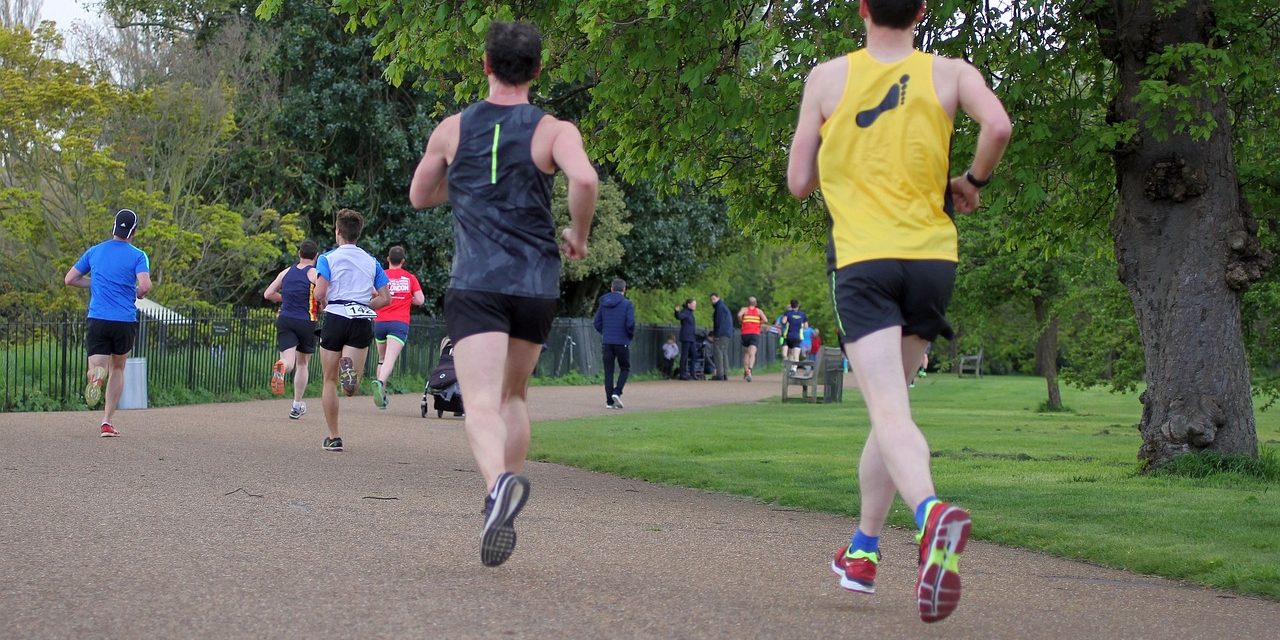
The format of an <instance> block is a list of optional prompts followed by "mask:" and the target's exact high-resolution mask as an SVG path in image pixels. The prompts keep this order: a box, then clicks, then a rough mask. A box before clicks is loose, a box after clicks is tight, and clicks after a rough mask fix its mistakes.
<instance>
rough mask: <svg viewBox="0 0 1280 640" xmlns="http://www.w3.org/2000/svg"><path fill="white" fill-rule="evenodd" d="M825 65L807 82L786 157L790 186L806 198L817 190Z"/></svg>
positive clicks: (813, 73)
mask: <svg viewBox="0 0 1280 640" xmlns="http://www.w3.org/2000/svg"><path fill="white" fill-rule="evenodd" d="M822 69H823V68H822V67H814V69H813V71H811V72H810V73H809V78H808V79H807V80H805V83H804V97H803V98H801V99H800V118H799V120H798V121H797V122H796V133H795V137H794V138H792V140H791V155H790V157H789V158H788V159H787V188H789V189H790V190H791V195H793V196H795V197H797V198H801V199H803V198H807V197H809V195H810V194H812V193H813V192H814V191H817V190H818V147H819V146H820V145H821V144H822V135H821V130H822V123H823V117H822V101H821V99H820V97H819V94H820V93H821V91H822V89H821V87H822V86H823V83H824V82H825V80H824V79H823V78H824V76H825V75H826V74H824V73H823V72H822Z"/></svg>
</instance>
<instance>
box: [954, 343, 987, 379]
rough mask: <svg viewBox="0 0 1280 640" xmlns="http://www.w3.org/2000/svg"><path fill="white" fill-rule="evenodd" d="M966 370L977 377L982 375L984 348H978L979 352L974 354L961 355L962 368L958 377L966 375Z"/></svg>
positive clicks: (957, 374)
mask: <svg viewBox="0 0 1280 640" xmlns="http://www.w3.org/2000/svg"><path fill="white" fill-rule="evenodd" d="M966 371H968V372H969V373H971V374H973V375H974V376H975V377H978V378H981V377H982V349H978V353H976V354H974V355H968V356H960V368H959V371H958V372H957V373H956V377H964V374H965V372H966Z"/></svg>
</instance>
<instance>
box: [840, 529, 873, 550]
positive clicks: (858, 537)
mask: <svg viewBox="0 0 1280 640" xmlns="http://www.w3.org/2000/svg"><path fill="white" fill-rule="evenodd" d="M852 551H866V552H869V553H870V552H875V553H880V536H869V535H867V534H865V533H863V532H862V529H857V530H856V531H854V532H853V537H852V538H850V539H849V551H848V552H852ZM848 552H846V553H848Z"/></svg>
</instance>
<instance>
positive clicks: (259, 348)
mask: <svg viewBox="0 0 1280 640" xmlns="http://www.w3.org/2000/svg"><path fill="white" fill-rule="evenodd" d="M85 325H86V320H85V318H84V316H83V315H78V314H44V315H24V316H19V317H13V318H4V319H0V411H4V412H9V411H42V410H55V409H75V408H81V407H83V406H84V401H83V400H82V398H81V393H82V391H83V389H84V382H85ZM677 333H678V330H677V328H676V327H674V326H671V325H640V326H638V327H637V328H636V336H635V340H634V342H632V345H631V371H632V373H633V374H636V373H646V372H650V371H654V370H657V369H659V363H660V362H661V358H662V355H661V354H662V343H663V342H665V341H666V338H667V336H668V335H675V334H677ZM444 336H445V329H444V321H443V320H442V319H439V318H416V319H414V321H413V322H412V323H411V335H410V339H409V343H408V344H407V345H406V346H405V349H404V351H403V352H402V353H401V355H400V359H399V360H398V361H397V364H396V373H399V374H409V375H414V376H418V377H421V378H424V379H425V378H426V376H427V374H428V373H429V372H430V371H431V369H432V368H434V367H435V366H436V363H437V362H438V360H439V347H440V343H441V340H442V339H443V338H444ZM764 342H765V343H766V344H764V345H762V347H761V349H760V353H759V355H758V356H757V361H758V364H759V365H761V366H763V365H767V364H769V363H772V362H774V361H776V360H777V358H778V355H777V354H778V349H777V344H775V343H774V341H772V340H765V341H764ZM370 351H371V352H372V351H374V349H373V347H370ZM741 354H742V347H741V343H740V341H739V340H738V339H737V338H736V337H735V339H734V340H732V348H731V350H730V356H729V364H730V367H731V368H738V367H740V366H741V362H742V355H741ZM131 356H132V357H139V358H145V359H146V372H147V380H146V382H147V393H148V396H149V397H150V399H151V403H153V404H181V403H183V402H184V401H185V400H186V399H187V398H191V399H199V398H203V399H207V398H208V397H209V396H210V395H212V396H213V397H227V396H231V395H234V394H243V393H252V392H261V391H262V390H263V389H266V388H267V382H268V380H269V378H270V373H269V372H270V370H271V366H272V364H273V363H274V362H275V361H276V359H277V358H278V357H279V354H278V352H277V351H276V344H275V314H273V313H270V312H269V310H262V309H253V310H237V311H234V312H230V313H226V314H186V313H183V312H181V311H178V312H173V313H171V314H169V315H166V316H164V317H162V318H153V317H142V318H140V319H139V324H138V336H137V341H136V342H135V345H134V350H133V353H132V354H131ZM309 366H310V372H311V379H312V380H319V379H320V362H319V358H312V359H311V362H310V365H309ZM376 366H377V357H376V352H374V353H371V354H370V356H369V357H368V358H367V359H366V375H373V373H374V370H375V368H376ZM601 368H602V363H601V349H600V336H599V334H597V333H596V331H595V329H594V328H593V327H592V325H591V320H589V319H585V318H559V319H557V320H556V321H555V322H554V324H553V325H552V329H551V335H550V336H549V337H548V339H547V345H546V348H545V349H544V350H543V352H542V356H541V357H540V358H539V361H538V368H537V370H536V371H535V374H536V375H539V376H544V377H552V378H559V377H564V376H568V375H570V374H573V373H578V374H581V375H584V376H587V377H594V376H596V375H597V374H599V373H600V371H601Z"/></svg>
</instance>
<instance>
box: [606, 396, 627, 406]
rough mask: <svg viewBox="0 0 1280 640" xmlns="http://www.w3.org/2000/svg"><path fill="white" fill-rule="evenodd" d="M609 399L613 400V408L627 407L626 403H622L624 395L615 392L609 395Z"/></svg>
mask: <svg viewBox="0 0 1280 640" xmlns="http://www.w3.org/2000/svg"><path fill="white" fill-rule="evenodd" d="M609 399H610V400H613V408H614V409H625V408H626V405H624V404H622V396H619V395H618V394H616V393H615V394H613V395H611V396H609Z"/></svg>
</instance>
